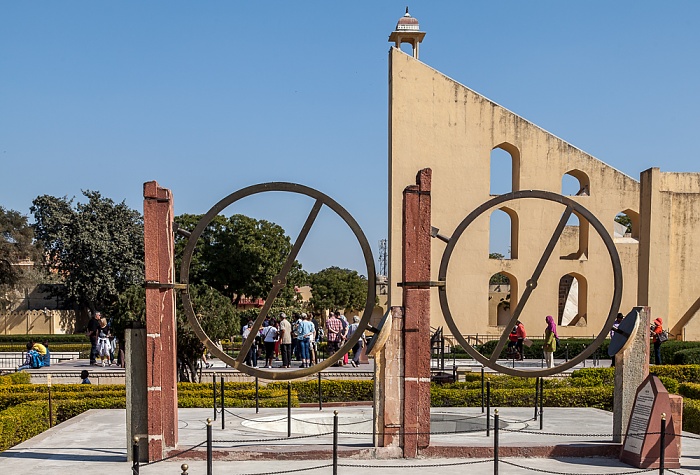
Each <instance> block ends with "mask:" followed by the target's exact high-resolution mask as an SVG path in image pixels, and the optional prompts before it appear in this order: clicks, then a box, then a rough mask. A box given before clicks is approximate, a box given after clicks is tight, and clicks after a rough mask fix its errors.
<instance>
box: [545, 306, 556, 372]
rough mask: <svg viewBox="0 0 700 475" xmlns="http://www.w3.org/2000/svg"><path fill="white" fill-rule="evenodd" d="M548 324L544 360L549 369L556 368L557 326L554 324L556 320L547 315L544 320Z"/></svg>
mask: <svg viewBox="0 0 700 475" xmlns="http://www.w3.org/2000/svg"><path fill="white" fill-rule="evenodd" d="M544 320H545V321H546V322H547V328H545V329H544V360H545V362H546V363H547V368H554V352H555V351H557V340H559V335H557V324H556V323H554V318H553V317H552V316H551V315H547V317H546V318H545V319H544Z"/></svg>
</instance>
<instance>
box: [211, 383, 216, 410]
mask: <svg viewBox="0 0 700 475" xmlns="http://www.w3.org/2000/svg"><path fill="white" fill-rule="evenodd" d="M211 385H212V387H213V388H214V420H216V373H214V374H212V375H211Z"/></svg>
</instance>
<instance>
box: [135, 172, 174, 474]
mask: <svg viewBox="0 0 700 475" xmlns="http://www.w3.org/2000/svg"><path fill="white" fill-rule="evenodd" d="M143 198H144V201H143V227H144V245H145V246H144V250H145V277H146V283H147V286H146V362H145V364H146V381H147V384H148V396H147V400H148V460H158V459H160V458H162V457H163V453H164V451H165V449H166V448H168V447H175V446H177V373H176V370H177V368H176V363H175V362H176V355H175V351H176V341H177V340H176V335H175V292H174V290H173V289H172V288H166V286H163V285H160V286H159V285H157V284H172V283H173V282H174V278H175V272H174V235H173V218H174V215H173V199H172V198H173V197H172V193H171V192H170V190H168V189H166V188H161V187H159V186H158V183H157V182H155V181H149V182H147V183H144V185H143ZM149 283H150V285H148V284H149Z"/></svg>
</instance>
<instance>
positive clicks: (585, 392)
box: [430, 386, 613, 410]
mask: <svg viewBox="0 0 700 475" xmlns="http://www.w3.org/2000/svg"><path fill="white" fill-rule="evenodd" d="M534 400H535V393H534V391H533V390H528V389H495V390H494V389H492V390H491V406H492V407H493V406H509V407H528V406H533V404H534ZM430 404H431V405H432V406H434V407H450V406H452V407H476V406H481V389H467V390H462V389H444V388H442V387H436V386H433V387H431V389H430ZM612 404H613V388H612V387H609V386H603V387H593V388H557V389H556V390H550V391H547V390H545V391H544V405H545V406H549V407H596V408H599V409H605V410H611V409H612Z"/></svg>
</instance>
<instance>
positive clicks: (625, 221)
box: [615, 214, 632, 233]
mask: <svg viewBox="0 0 700 475" xmlns="http://www.w3.org/2000/svg"><path fill="white" fill-rule="evenodd" d="M615 221H617V222H618V223H620V224H622V225H623V226H625V227H626V228H627V232H628V233H631V232H632V220H631V219H630V217H629V216H627V215H626V214H618V215H617V216H615Z"/></svg>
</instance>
